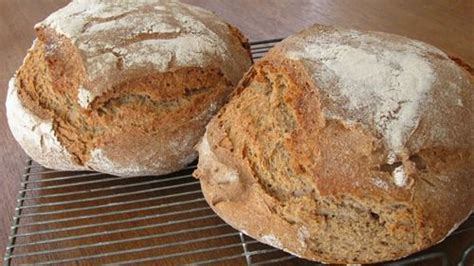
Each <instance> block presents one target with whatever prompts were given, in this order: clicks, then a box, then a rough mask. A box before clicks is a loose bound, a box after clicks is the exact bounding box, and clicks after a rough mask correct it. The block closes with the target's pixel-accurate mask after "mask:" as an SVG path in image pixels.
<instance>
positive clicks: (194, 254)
mask: <svg viewBox="0 0 474 266" xmlns="http://www.w3.org/2000/svg"><path fill="white" fill-rule="evenodd" d="M278 41H280V40H279V39H276V40H269V41H262V42H254V43H252V53H253V56H254V58H255V59H258V58H260V57H262V56H263V55H264V54H265V53H266V52H267V51H268V49H270V48H271V47H272V46H273V45H274V44H275V43H277V42H278ZM194 169H195V165H191V166H189V167H187V168H186V169H183V170H181V171H179V172H177V173H173V174H170V175H166V176H162V177H160V178H156V177H152V176H144V177H133V178H130V177H115V176H110V175H105V174H100V173H95V172H64V171H54V170H48V169H45V168H43V167H41V166H40V165H38V164H37V163H35V162H34V161H31V160H29V161H28V162H27V165H26V167H25V174H24V175H23V176H22V180H21V188H20V191H19V193H18V198H17V207H16V209H15V215H14V217H13V223H12V230H11V236H10V238H9V243H8V245H7V250H6V253H5V257H4V265H17V264H35V265H36V264H46V265H51V264H53V265H58V264H61V265H62V264H117V263H121V264H138V263H159V264H160V265H176V264H193V265H204V264H206V265H207V264H237V265H261V264H278V265H282V264H285V265H315V264H316V263H313V262H309V261H305V260H302V259H298V258H296V257H294V256H292V255H289V254H287V253H284V252H282V251H280V250H277V249H274V248H272V247H269V246H267V245H264V244H261V243H259V242H258V241H256V240H253V239H251V238H249V237H247V236H246V235H244V234H242V233H241V232H238V231H235V230H234V229H232V228H231V227H230V226H228V225H227V224H225V223H224V222H223V221H222V220H221V219H219V217H217V216H216V215H215V214H214V213H213V212H212V210H211V209H210V208H209V207H208V205H207V204H206V202H205V200H204V198H203V196H202V193H201V190H200V187H199V182H198V181H197V180H195V179H194V178H193V177H192V176H191V173H192V172H193V170H194ZM473 263H474V218H473V216H471V217H470V219H469V220H468V221H467V222H465V223H464V224H463V225H462V226H461V227H460V228H459V229H458V230H457V231H455V232H454V233H453V234H451V236H450V237H449V238H448V239H447V240H446V241H444V242H443V243H441V244H440V245H437V246H435V247H433V248H431V249H429V250H427V251H424V252H422V253H419V254H415V255H413V256H411V257H408V258H406V259H404V260H400V261H397V262H393V263H390V265H454V264H457V265H473Z"/></svg>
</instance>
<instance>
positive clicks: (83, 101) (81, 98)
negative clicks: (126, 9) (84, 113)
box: [77, 87, 93, 109]
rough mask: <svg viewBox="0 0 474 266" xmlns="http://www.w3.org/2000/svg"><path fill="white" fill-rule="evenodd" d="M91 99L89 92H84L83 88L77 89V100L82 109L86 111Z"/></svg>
mask: <svg viewBox="0 0 474 266" xmlns="http://www.w3.org/2000/svg"><path fill="white" fill-rule="evenodd" d="M92 99H93V97H92V94H91V92H90V91H89V90H86V89H84V88H83V87H79V90H78V93H77V100H78V102H79V105H80V106H81V107H82V108H84V109H86V108H87V107H88V106H89V104H90V103H91V101H92Z"/></svg>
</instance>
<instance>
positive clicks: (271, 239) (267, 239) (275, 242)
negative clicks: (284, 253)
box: [260, 235, 283, 249]
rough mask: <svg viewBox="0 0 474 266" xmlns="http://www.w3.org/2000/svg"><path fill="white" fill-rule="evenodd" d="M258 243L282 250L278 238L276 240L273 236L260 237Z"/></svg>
mask: <svg viewBox="0 0 474 266" xmlns="http://www.w3.org/2000/svg"><path fill="white" fill-rule="evenodd" d="M260 241H262V242H263V243H265V244H268V245H270V246H272V247H276V248H278V249H282V248H283V245H282V244H281V241H280V240H279V239H278V238H276V237H275V236H274V235H264V236H262V238H260Z"/></svg>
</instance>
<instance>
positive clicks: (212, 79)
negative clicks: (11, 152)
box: [7, 0, 251, 175]
mask: <svg viewBox="0 0 474 266" xmlns="http://www.w3.org/2000/svg"><path fill="white" fill-rule="evenodd" d="M35 29H36V32H37V40H35V42H34V43H33V46H32V48H31V49H30V51H29V52H28V55H27V57H26V58H25V61H24V63H23V65H22V66H21V67H20V69H19V70H18V72H17V74H16V75H15V77H14V78H13V79H12V81H11V82H10V86H9V98H8V100H7V109H8V113H7V114H8V120H9V125H10V128H11V129H12V132H13V134H14V136H15V138H16V139H17V141H18V142H19V143H20V145H21V146H22V147H23V148H24V150H25V151H26V152H27V153H28V154H29V155H30V156H31V157H32V158H33V159H35V160H36V161H38V162H39V163H41V164H43V165H45V166H47V167H50V168H55V169H65V170H76V169H92V170H97V171H101V172H105V173H111V174H116V175H142V174H164V173H168V172H172V171H176V170H178V169H180V168H182V167H184V166H185V165H187V164H189V163H190V162H192V161H193V160H194V159H195V158H196V156H197V153H196V152H195V151H194V150H193V147H194V145H196V143H197V141H198V139H199V138H200V137H201V136H202V134H203V133H204V127H205V125H206V124H207V122H208V121H209V119H210V118H211V117H212V115H213V114H215V112H217V110H218V109H219V108H220V106H221V105H222V104H223V103H224V102H225V101H226V99H227V96H228V95H229V94H230V92H231V91H232V89H233V87H234V86H235V85H236V84H237V82H238V81H239V80H240V78H241V77H242V75H243V73H244V72H245V71H246V70H247V69H248V67H249V66H250V65H251V57H250V53H249V50H248V43H247V41H246V39H245V38H244V37H243V36H242V34H241V33H240V32H239V31H238V30H237V29H236V28H234V27H232V26H231V25H229V24H227V23H226V22H224V21H223V20H222V19H221V18H219V17H217V16H216V15H214V14H213V13H212V12H209V11H207V10H204V9H201V8H198V7H195V6H191V5H186V4H182V3H180V2H179V1H164V0H141V1H99V0H75V1H72V2H71V3H70V4H69V5H67V6H66V7H64V8H63V9H60V10H58V11H56V12H55V13H53V14H51V15H50V16H49V17H48V18H46V19H45V20H44V21H42V22H40V23H38V24H37V25H36V26H35ZM19 110H20V111H21V114H23V115H22V116H18V115H16V114H15V113H17V112H18V111H19Z"/></svg>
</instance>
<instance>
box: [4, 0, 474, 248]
mask: <svg viewBox="0 0 474 266" xmlns="http://www.w3.org/2000/svg"><path fill="white" fill-rule="evenodd" d="M67 2H68V1H66V0H0V102H1V105H0V193H1V194H0V253H1V254H3V253H4V250H5V244H6V243H7V240H8V235H9V233H10V223H11V216H12V215H13V212H14V207H15V205H16V196H17V191H18V189H19V187H20V182H19V176H20V175H21V174H22V172H23V166H24V162H25V160H26V156H25V154H24V153H23V152H22V151H21V149H20V148H19V146H18V145H17V144H16V143H15V141H14V139H13V137H12V135H11V133H10V131H9V129H8V126H7V121H6V117H5V107H4V102H5V97H6V92H7V83H8V80H9V79H10V77H11V76H12V75H13V74H14V72H15V70H16V69H17V68H18V67H19V66H20V64H21V62H22V60H23V57H24V56H25V54H26V51H27V49H28V48H29V47H30V46H31V43H32V41H33V39H34V31H33V26H34V24H35V23H37V22H39V21H41V20H42V19H44V18H45V17H46V16H47V15H48V14H50V13H51V12H53V11H54V10H56V9H58V8H60V7H62V6H64V5H65V4H66V3H67ZM185 2H188V3H193V4H196V5H199V6H202V7H205V8H208V9H210V10H213V11H215V12H216V13H217V14H219V15H221V16H222V17H224V18H225V19H227V20H228V21H229V22H230V23H232V24H234V25H236V26H237V27H239V28H240V29H241V30H242V31H243V32H244V33H245V34H246V35H247V36H248V37H249V39H250V40H252V41H257V40H264V39H270V38H278V37H285V36H287V35H289V34H292V33H295V32H297V31H298V30H300V29H302V28H304V27H306V26H309V25H312V24H314V23H322V24H335V25H341V26H347V27H354V28H359V29H368V30H379V31H386V32H390V33H396V34H401V35H405V36H408V37H412V38H415V39H418V40H422V41H425V42H428V43H431V44H433V45H435V46H437V47H439V48H441V49H443V50H444V51H446V52H448V53H450V54H451V55H454V56H458V57H461V58H463V59H464V60H465V61H466V62H467V63H469V64H470V65H474V1H472V0H462V1H455V0H451V1H448V0H445V1H432V0H404V1H402V0H363V1H362V0H358V1H355V0H334V1H329V0H326V1H324V0H318V1H317V0H292V1H289V0H186V1H185Z"/></svg>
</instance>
